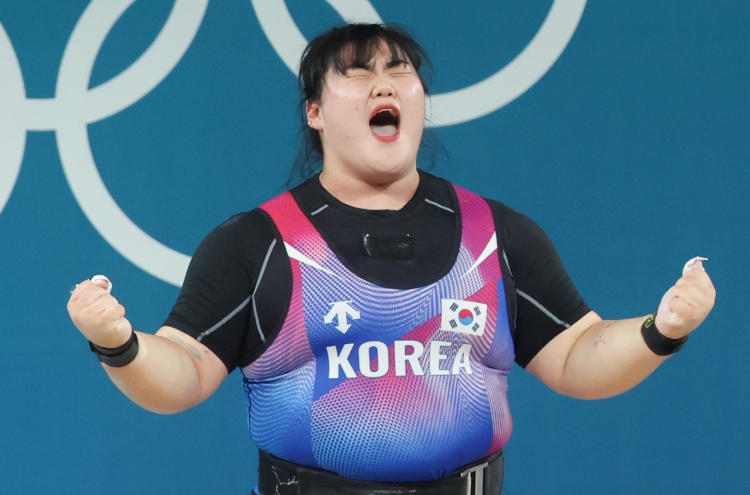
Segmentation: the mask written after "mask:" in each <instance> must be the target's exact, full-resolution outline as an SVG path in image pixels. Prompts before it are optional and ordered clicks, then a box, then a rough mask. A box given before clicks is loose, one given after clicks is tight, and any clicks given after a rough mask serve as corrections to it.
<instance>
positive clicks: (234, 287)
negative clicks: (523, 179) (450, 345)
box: [164, 172, 589, 372]
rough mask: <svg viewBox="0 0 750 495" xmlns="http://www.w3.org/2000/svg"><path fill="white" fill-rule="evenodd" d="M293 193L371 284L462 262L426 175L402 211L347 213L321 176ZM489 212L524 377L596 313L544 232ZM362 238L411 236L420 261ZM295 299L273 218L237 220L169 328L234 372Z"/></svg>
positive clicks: (439, 189)
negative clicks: (384, 252)
mask: <svg viewBox="0 0 750 495" xmlns="http://www.w3.org/2000/svg"><path fill="white" fill-rule="evenodd" d="M291 192H292V195H293V196H294V198H295V200H296V201H297V203H298V204H299V205H300V207H301V209H302V210H303V211H304V212H305V213H306V214H307V215H308V218H310V220H311V221H312V222H313V224H314V225H315V226H316V228H317V229H318V230H319V231H320V232H321V235H322V236H323V238H324V239H325V240H326V242H328V243H329V245H330V246H331V248H332V249H333V250H334V252H335V253H336V254H337V256H339V258H340V259H341V260H342V262H343V263H344V264H345V265H346V266H347V267H348V268H349V269H351V270H352V271H353V272H354V273H356V274H357V275H358V276H360V277H362V278H364V279H365V280H368V281H370V282H372V283H375V284H378V285H381V286H384V287H391V288H397V289H408V288H413V287H421V286H424V285H427V284H430V283H432V282H434V281H436V280H438V279H440V278H441V277H442V276H444V275H445V273H447V272H448V271H449V270H450V268H451V266H452V264H453V261H454V260H455V256H456V253H457V249H458V243H459V242H460V215H456V212H457V211H458V207H457V205H456V202H457V200H456V197H455V193H454V192H453V188H452V187H451V186H450V184H449V183H448V182H446V181H445V180H443V179H439V178H437V177H435V176H433V175H430V174H427V173H424V172H420V184H419V187H418V189H417V192H416V194H415V195H414V197H413V198H412V199H411V200H410V201H409V203H408V204H407V205H406V206H404V208H402V209H401V210H397V211H393V210H362V209H358V208H354V207H351V206H348V205H345V204H343V203H341V202H340V201H338V200H336V199H335V198H334V197H333V196H331V195H330V194H329V193H328V192H327V191H326V190H325V189H324V188H323V187H322V186H321V185H320V182H319V181H318V178H317V176H316V177H314V178H312V179H310V180H308V181H306V182H305V183H303V184H301V185H300V186H297V187H296V188H294V189H293V190H292V191H291ZM488 204H489V205H490V208H491V210H492V213H493V216H494V220H495V226H496V230H497V233H498V243H499V245H500V246H501V248H502V250H503V251H504V255H503V253H499V254H500V256H501V258H502V263H503V271H504V275H505V276H504V282H505V289H506V294H507V295H508V296H509V297H508V306H509V308H508V309H509V315H510V318H511V323H515V325H512V327H513V341H514V347H515V353H516V362H517V363H518V364H519V365H520V366H523V367H525V366H526V365H527V364H528V363H529V361H531V359H533V357H534V356H536V354H537V353H538V352H539V351H540V350H541V349H542V347H544V346H545V345H546V344H547V343H548V342H549V341H550V340H552V339H553V338H554V337H555V336H557V335H558V334H559V333H560V332H562V331H563V330H565V328H567V326H566V325H572V324H573V323H575V322H576V321H578V320H579V319H580V318H581V317H582V316H583V315H585V314H586V313H587V312H588V311H589V308H588V306H587V305H586V304H585V303H584V302H583V300H582V298H581V297H580V296H579V294H578V292H577V290H576V289H575V286H574V285H573V283H572V281H571V280H570V278H569V277H568V274H567V272H566V271H565V268H564V266H563V264H562V261H561V260H560V257H559V256H558V254H557V252H556V250H555V248H554V246H553V245H552V243H551V242H550V240H549V238H548V237H547V236H546V235H545V233H544V232H543V231H542V229H541V228H539V226H537V225H536V223H534V222H533V221H532V220H531V219H529V218H528V217H527V216H525V215H523V214H521V213H519V212H517V211H515V210H513V209H511V208H509V207H507V206H505V205H504V204H502V203H500V202H497V201H492V200H488ZM364 234H371V235H374V236H403V235H406V234H408V235H409V239H410V240H411V243H412V250H411V251H412V255H411V257H409V258H403V259H381V258H373V257H372V256H370V255H368V253H367V252H366V250H365V248H364V244H363V235H364ZM274 241H275V242H274ZM506 256H507V262H506V260H505V258H506ZM264 262H265V264H266V266H265V270H264V271H263V274H262V277H260V278H259V276H260V275H261V270H262V268H263V266H264ZM291 291H292V280H291V268H290V265H289V259H288V257H287V255H286V251H285V249H284V246H283V241H282V240H281V237H280V235H279V233H278V231H277V230H276V227H275V226H274V224H273V222H272V221H271V220H270V218H269V217H268V215H266V214H265V212H263V211H262V210H260V209H255V210H252V211H250V212H246V213H241V214H239V215H235V216H233V217H232V218H230V219H229V220H227V221H226V222H224V223H223V224H222V225H220V226H219V227H217V228H216V229H215V230H214V231H212V232H211V233H210V234H209V235H208V236H207V237H206V238H205V239H204V241H203V242H202V243H201V244H200V246H199V247H198V249H197V250H196V252H195V255H194V256H193V259H192V261H191V263H190V267H189V268H188V271H187V274H186V277H185V282H184V283H183V286H182V289H181V291H180V295H179V296H178V298H177V302H176V304H175V306H174V308H173V309H172V311H171V313H170V315H169V317H168V318H167V320H166V322H165V323H164V325H166V326H171V327H174V328H177V329H178V330H181V331H183V332H185V333H186V334H188V335H190V336H192V337H194V338H197V339H199V340H200V341H201V342H202V343H203V344H205V345H206V346H207V347H208V348H209V349H211V350H212V351H213V352H214V353H215V354H216V355H217V356H218V357H219V358H220V359H221V360H222V361H223V362H224V364H225V365H226V367H227V370H228V371H230V372H231V371H232V370H233V369H234V368H236V367H238V366H240V367H242V366H247V365H248V364H250V363H252V362H253V361H254V360H255V359H256V358H257V357H258V356H260V355H261V354H262V353H263V351H264V350H265V349H266V348H268V346H270V345H271V343H272V342H273V339H274V338H275V336H276V334H277V333H278V331H279V329H280V328H281V325H282V324H283V319H284V317H285V316H286V312H287V310H288V307H289V301H290V299H291ZM251 296H252V297H251ZM532 301H533V302H532ZM535 303H536V304H535ZM540 306H541V307H542V308H544V310H546V311H543V310H542V309H540ZM548 313H549V314H551V315H553V317H554V319H553V318H551V317H550V316H549V314H548Z"/></svg>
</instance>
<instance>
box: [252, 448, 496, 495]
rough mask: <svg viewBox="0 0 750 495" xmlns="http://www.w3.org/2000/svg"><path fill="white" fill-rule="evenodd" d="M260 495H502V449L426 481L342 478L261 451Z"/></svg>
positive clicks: (259, 468) (259, 469)
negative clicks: (440, 477) (445, 475)
mask: <svg viewBox="0 0 750 495" xmlns="http://www.w3.org/2000/svg"><path fill="white" fill-rule="evenodd" d="M259 459H260V463H259V467H258V488H259V489H260V495H500V490H501V489H502V486H503V471H504V462H503V452H502V451H499V452H496V453H495V454H492V455H491V456H489V457H486V458H484V459H481V460H479V461H477V462H474V463H471V464H468V465H466V466H463V467H461V468H459V469H457V470H456V471H454V472H453V473H451V474H450V475H448V476H447V477H445V478H443V479H440V480H437V481H428V482H424V483H381V482H370V481H358V480H352V479H348V478H342V477H341V476H338V475H337V474H335V473H332V472H330V471H322V470H319V469H312V468H307V467H304V466H300V465H298V464H293V463H290V462H286V461H283V460H281V459H279V458H278V457H274V456H272V455H271V454H269V453H267V452H264V451H262V450H261V451H260V456H259Z"/></svg>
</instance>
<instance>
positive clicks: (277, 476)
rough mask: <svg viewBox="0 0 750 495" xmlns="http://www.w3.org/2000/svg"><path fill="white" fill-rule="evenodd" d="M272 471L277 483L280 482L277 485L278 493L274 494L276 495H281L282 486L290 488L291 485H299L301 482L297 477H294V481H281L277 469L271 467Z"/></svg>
mask: <svg viewBox="0 0 750 495" xmlns="http://www.w3.org/2000/svg"><path fill="white" fill-rule="evenodd" d="M271 471H273V475H274V476H276V481H277V482H278V483H277V484H276V491H275V492H274V495H281V492H280V491H279V487H280V486H289V485H299V481H297V477H296V476H292V479H290V480H289V481H281V479H280V478H279V473H277V472H276V468H275V467H273V466H271Z"/></svg>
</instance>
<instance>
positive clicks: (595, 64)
mask: <svg viewBox="0 0 750 495" xmlns="http://www.w3.org/2000/svg"><path fill="white" fill-rule="evenodd" d="M342 17H344V18H354V19H360V20H372V19H377V18H380V19H383V20H385V21H394V22H399V23H402V24H403V25H405V26H407V27H408V28H409V29H410V30H411V31H412V32H413V34H415V35H416V37H417V38H418V39H419V40H420V41H421V42H423V44H424V45H425V47H426V48H427V50H428V53H430V54H431V57H432V59H433V63H434V66H435V74H436V75H435V77H434V79H433V82H432V92H433V95H434V97H433V98H432V103H431V107H432V111H433V113H432V122H433V124H434V126H435V133H436V134H437V135H438V137H439V138H440V139H441V140H442V142H443V143H444V145H445V147H446V148H447V149H448V151H449V157H447V158H444V159H443V160H442V161H441V163H440V164H439V165H438V167H437V168H436V169H435V171H436V173H438V174H440V175H442V176H445V177H447V178H449V179H451V180H452V181H454V182H456V183H458V184H460V185H462V186H464V187H467V188H469V189H472V190H474V191H476V192H478V193H480V194H482V195H485V196H488V197H492V198H495V199H498V200H501V201H503V202H505V203H506V204H508V205H510V206H512V207H514V208H516V209H519V210H521V211H523V212H525V213H527V214H528V215H530V216H531V217H532V218H534V219H535V220H536V221H537V222H538V223H539V224H540V225H541V226H542V227H543V228H544V229H545V230H546V232H547V233H548V234H549V236H550V237H551V238H552V240H553V241H554V242H555V244H556V246H557V248H558V250H559V251H560V254H561V256H562V258H563V260H564V262H565V263H566V266H567V268H568V270H569V272H570V274H571V276H572V278H573V280H574V282H575V283H576V285H577V286H578V288H579V290H580V292H581V293H582V294H583V296H584V298H585V299H586V301H587V302H588V303H589V305H590V306H591V307H592V308H594V309H595V310H596V311H597V312H599V313H600V314H601V315H602V316H603V317H605V318H623V317H628V316H636V315H642V314H646V313H648V312H651V311H653V309H654V308H655V307H656V306H657V304H658V302H659V300H660V298H661V296H662V294H663V292H664V291H665V290H666V289H667V288H668V287H669V286H670V285H671V284H672V283H673V282H674V281H675V280H676V279H677V277H678V276H679V274H680V269H681V267H682V264H683V263H684V262H685V261H686V260H687V259H689V258H691V257H693V256H696V255H702V256H707V257H708V258H710V261H709V262H708V263H707V268H708V270H709V272H710V274H711V275H712V277H713V279H714V282H715V285H716V287H717V290H718V299H717V304H716V307H715V309H714V312H713V313H712V314H711V315H710V316H709V318H708V319H707V320H706V322H705V323H704V325H703V326H702V327H701V328H700V329H699V330H698V331H697V332H696V333H695V334H694V335H693V336H692V337H691V339H690V343H689V345H687V346H686V347H685V349H684V351H683V352H681V353H680V354H679V355H678V356H675V357H674V358H673V359H670V360H669V361H667V363H666V364H665V365H664V366H662V367H661V369H659V370H658V371H657V372H656V373H655V374H654V375H653V376H652V377H650V378H648V379H647V380H646V381H645V382H644V383H643V384H642V385H640V386H639V387H637V388H636V389H634V390H632V391H630V392H628V393H626V394H624V395H622V396H619V397H616V398H613V399H609V400H604V401H596V402H586V401H577V400H573V399H569V398H566V397H562V396H559V395H556V394H555V393H554V392H551V391H549V390H548V389H546V388H545V387H544V386H543V385H541V384H540V383H539V382H537V381H536V380H535V379H534V378H533V377H531V376H530V375H529V374H527V373H526V372H524V371H523V370H521V369H519V368H516V369H515V370H514V371H513V372H512V373H511V376H510V401H511V408H512V411H513V415H514V420H515V431H514V434H513V437H512V438H511V440H510V443H509V444H508V445H507V447H506V457H507V466H506V468H507V476H506V490H505V491H506V493H510V494H553V493H554V494H566V493H569V494H574V493H575V494H601V493H609V494H632V493H643V494H664V493H686V494H687V493H690V494H698V493H700V494H703V493H737V492H742V491H744V490H747V489H748V487H750V470H748V469H747V465H748V464H749V463H750V448H748V440H750V435H749V434H750V427H749V426H748V417H750V397H749V395H750V373H749V371H750V366H749V365H748V360H747V358H746V356H747V354H748V351H749V350H750V349H749V343H750V336H749V334H748V332H747V331H746V325H747V322H748V320H749V319H750V309H749V307H750V305H748V304H747V303H742V298H743V297H746V292H747V287H748V284H747V280H748V275H749V273H748V261H749V260H748V248H747V246H748V244H749V243H750V232H749V231H748V228H747V224H748V221H750V208H749V207H748V204H749V202H748V200H747V194H748V190H750V172H748V165H750V146H749V144H748V143H750V139H748V138H750V135H749V132H748V129H749V124H750V98H749V97H748V90H747V80H748V79H750V58H749V57H748V53H750V41H749V38H748V36H747V26H748V25H749V24H750V4H748V3H747V2H738V1H730V0H715V1H713V2H707V1H699V0H685V1H683V2H650V1H645V0H633V1H630V2H592V3H590V4H586V1H585V0H556V1H554V2H553V1H551V0H533V1H530V0H505V1H501V2H500V1H497V0H482V1H474V2H449V1H447V0H420V1H417V0H412V1H410V2H404V1H398V0H372V1H371V2H367V1H366V0H339V1H334V0H328V1H322V0H287V1H286V2H283V1H281V0H254V1H252V2H251V1H249V0H223V1H213V2H210V3H209V2H208V1H207V0H177V1H174V0H151V1H148V2H147V1H133V0H94V1H89V0H66V1H65V2H56V1H50V0H46V1H43V0H0V337H1V338H2V340H1V341H2V344H1V345H0V377H1V378H0V400H1V401H2V402H1V406H0V424H2V425H3V427H2V429H0V461H1V462H0V492H2V493H12V494H16V493H19V494H27V493H28V494H36V493H58V494H62V493H75V494H80V493H87V494H88V493H91V494H93V493H105V492H106V493H110V494H131V493H140V494H157V493H158V494H172V493H174V494H178V493H179V494H183V493H221V494H246V493H248V492H249V490H250V489H251V487H252V486H254V484H255V479H256V473H255V469H256V462H257V454H256V451H255V448H254V446H253V445H252V443H251V442H250V440H249V438H248V435H247V432H246V419H245V410H244V407H245V406H244V401H243V398H242V392H241V387H240V377H239V375H238V373H236V372H235V373H234V374H232V375H231V376H230V377H229V378H228V380H227V382H226V383H225V384H224V385H223V386H222V387H221V388H220V389H219V391H218V392H217V393H216V394H215V395H214V396H213V397H211V398H210V399H209V400H208V401H207V402H206V403H204V404H202V405H200V406H198V407H196V408H194V409H193V410H191V411H188V412H185V413H182V414H178V415H175V416H166V417H165V416H158V415H155V414H152V413H149V412H146V411H144V410H141V409H140V408H138V407H137V406H135V405H133V404H132V403H130V402H129V401H128V400H127V399H126V398H125V397H124V396H122V395H121V394H120V393H119V392H118V391H117V390H116V389H115V387H114V386H113V385H111V383H110V382H109V380H108V379H107V377H106V375H105V374H104V373H103V371H102V370H101V369H100V366H99V364H98V363H97V362H96V359H95V358H94V356H92V355H91V354H90V352H89V351H88V349H87V346H86V343H85V340H84V339H83V338H82V336H81V335H80V334H79V333H78V332H77V331H76V330H75V328H74V327H73V325H72V323H71V322H70V320H69V319H68V316H67V312H66V309H65V304H66V301H67V299H68V296H69V293H70V290H71V288H72V287H73V285H74V284H75V283H76V282H78V281H79V280H81V279H83V278H87V277H90V276H92V275H94V274H97V273H104V274H106V275H107V276H109V277H110V278H111V279H112V280H113V281H114V285H115V294H116V296H117V297H118V299H119V300H120V301H121V302H122V303H123V304H124V305H125V306H126V308H127V310H128V316H129V318H130V319H131V321H132V322H133V324H134V326H135V327H137V328H139V329H144V330H147V331H154V330H156V329H157V328H158V327H159V326H160V325H161V323H162V322H163V320H164V319H165V317H166V316H167V314H168V312H169V310H170V308H171V305H172V304H173V302H174V300H175V297H176V295H177V292H178V287H177V286H178V285H179V281H180V279H181V274H182V273H183V272H184V267H185V264H186V262H187V260H188V255H190V254H191V253H192V252H193V250H194V249H195V247H196V246H197V244H198V243H199V242H200V240H201V239H202V238H203V237H204V236H205V235H206V234H207V233H208V232H209V231H210V230H211V229H212V228H213V227H214V226H216V225H217V224H219V223H220V222H222V221H223V220H224V219H226V218H227V217H228V216H230V215H232V214H233V213H236V212H239V211H245V210H249V209H252V208H254V207H255V206H257V205H258V204H260V203H261V202H262V201H264V200H265V199H267V198H270V197H271V196H273V195H275V194H277V193H278V192H280V191H281V190H282V188H283V184H284V181H285V178H286V175H287V173H288V169H289V165H290V162H291V160H292V159H293V157H294V155H295V151H296V138H295V136H296V130H297V127H298V123H299V122H298V119H297V116H296V104H297V93H296V81H295V78H294V76H293V75H292V72H291V71H290V68H289V65H292V68H293V65H294V63H295V62H294V56H295V55H296V54H297V53H298V51H299V48H300V46H301V45H300V43H302V42H303V41H301V40H303V38H307V39H310V38H312V37H313V36H314V35H315V34H317V33H319V32H320V31H322V30H324V29H325V28H326V27H329V26H331V25H333V24H337V23H341V22H342ZM743 88H744V89H743Z"/></svg>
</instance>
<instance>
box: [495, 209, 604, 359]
mask: <svg viewBox="0 0 750 495" xmlns="http://www.w3.org/2000/svg"><path fill="white" fill-rule="evenodd" d="M489 203H490V205H491V206H492V210H493V215H494V216H495V223H496V230H497V232H498V234H499V236H500V239H501V245H502V247H503V251H504V252H505V254H506V255H507V262H508V270H507V273H505V274H504V280H505V283H506V285H505V288H506V291H508V292H509V293H511V294H509V295H511V299H514V300H515V308H509V313H510V314H511V315H513V314H514V312H513V310H515V319H514V323H515V328H514V332H513V344H514V346H515V353H516V362H517V363H518V364H519V365H520V366H522V367H524V368H526V367H527V366H528V364H529V362H530V361H532V359H533V358H534V357H535V356H536V355H537V354H538V353H539V352H540V351H541V350H542V349H543V348H545V347H546V346H547V345H548V344H549V343H550V342H551V341H553V340H554V339H556V338H557V337H558V336H559V335H560V334H561V333H563V332H566V333H567V332H568V330H566V329H569V327H571V326H574V325H575V324H576V322H578V321H580V320H581V319H582V318H583V317H584V316H586V315H587V313H589V312H590V309H589V307H588V306H587V305H586V303H585V302H584V301H583V299H582V298H581V296H580V295H579V293H578V290H577V289H576V287H575V285H574V284H573V282H572V280H571V279H570V276H569V275H568V273H567V271H566V270H565V266H564V265H563V263H562V260H561V259H560V256H559V254H558V253H557V250H556V249H555V247H554V245H553V244H552V242H551V241H550V239H549V237H548V236H547V235H546V234H545V233H544V231H543V230H542V229H541V228H540V227H539V226H538V225H537V224H536V223H535V222H534V221H533V220H531V219H530V218H529V217H527V216H526V215H523V214H522V213H519V212H517V211H515V210H513V209H511V208H509V207H507V206H505V205H503V204H502V203H498V202H496V201H489ZM508 279H510V280H512V282H509V280H508ZM511 291H512V292H511ZM513 296H515V297H513ZM509 300H510V299H509ZM568 335H570V334H568Z"/></svg>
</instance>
